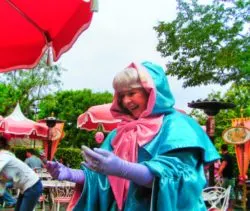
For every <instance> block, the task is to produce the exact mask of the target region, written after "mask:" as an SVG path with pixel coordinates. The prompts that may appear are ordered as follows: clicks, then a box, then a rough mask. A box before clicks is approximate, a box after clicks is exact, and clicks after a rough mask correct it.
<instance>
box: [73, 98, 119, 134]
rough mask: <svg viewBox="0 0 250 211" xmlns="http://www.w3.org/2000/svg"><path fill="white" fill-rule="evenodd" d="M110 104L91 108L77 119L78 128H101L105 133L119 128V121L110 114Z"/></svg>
mask: <svg viewBox="0 0 250 211" xmlns="http://www.w3.org/2000/svg"><path fill="white" fill-rule="evenodd" d="M110 107H111V103H110V104H103V105H96V106H92V107H90V108H89V109H88V110H87V111H86V112H84V113H83V114H81V115H80V116H79V117H78V119H77V127H78V128H80V129H85V130H97V129H98V127H101V128H102V130H103V131H104V132H110V131H111V130H113V129H115V128H116V127H117V123H118V122H120V120H119V119H115V118H114V117H113V116H112V114H111V113H110Z"/></svg>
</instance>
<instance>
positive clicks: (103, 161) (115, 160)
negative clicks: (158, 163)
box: [82, 146, 154, 186]
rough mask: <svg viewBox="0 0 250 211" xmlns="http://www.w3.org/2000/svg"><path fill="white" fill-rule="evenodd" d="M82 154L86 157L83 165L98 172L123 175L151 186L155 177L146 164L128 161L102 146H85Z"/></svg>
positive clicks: (138, 182)
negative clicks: (92, 147) (101, 147)
mask: <svg viewBox="0 0 250 211" xmlns="http://www.w3.org/2000/svg"><path fill="white" fill-rule="evenodd" d="M82 155H83V157H84V158H85V162H83V165H84V166H86V167H87V168H89V169H91V170H93V171H96V172H98V173H102V174H106V175H113V176H118V177H123V178H125V179H129V180H132V181H133V182H135V183H136V184H138V185H143V186H150V185H151V184H152V181H153V179H154V176H153V174H152V173H151V172H150V170H149V169H148V168H147V167H146V166H145V165H142V164H139V163H132V162H128V161H126V160H123V159H121V158H119V157H118V156H116V155H115V154H114V153H112V152H109V151H107V150H104V149H100V148H94V150H91V149H90V148H88V147H86V146H83V147H82Z"/></svg>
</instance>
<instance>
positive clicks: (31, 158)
mask: <svg viewBox="0 0 250 211" xmlns="http://www.w3.org/2000/svg"><path fill="white" fill-rule="evenodd" d="M24 162H25V163H26V164H27V165H28V166H29V167H30V168H32V169H34V170H35V169H41V168H45V165H44V164H43V162H42V160H41V159H40V158H39V157H37V156H36V155H34V154H33V150H31V149H28V150H27V151H26V159H25V161H24Z"/></svg>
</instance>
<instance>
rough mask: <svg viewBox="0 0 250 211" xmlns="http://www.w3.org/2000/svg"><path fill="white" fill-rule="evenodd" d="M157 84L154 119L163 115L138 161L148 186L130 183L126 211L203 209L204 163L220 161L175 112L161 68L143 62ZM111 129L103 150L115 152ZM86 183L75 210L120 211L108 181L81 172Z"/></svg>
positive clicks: (195, 128) (186, 119) (199, 134)
mask: <svg viewBox="0 0 250 211" xmlns="http://www.w3.org/2000/svg"><path fill="white" fill-rule="evenodd" d="M143 66H144V67H146V69H147V71H148V72H149V73H150V75H151V77H152V78H153V80H154V82H155V88H156V90H157V95H156V102H155V105H154V109H153V111H152V115H154V114H164V118H163V123H162V126H161V129H160V131H159V132H158V133H157V135H156V136H155V137H154V138H153V139H152V140H151V141H150V142H149V143H147V144H145V145H144V146H142V147H139V148H138V163H141V164H143V165H146V166H147V167H148V168H149V169H150V171H151V172H152V174H153V175H154V182H153V185H152V188H146V187H143V186H139V185H137V184H135V183H133V182H132V181H131V182H130V186H129V191H128V195H127V199H126V201H125V202H124V206H123V210H124V211H138V210H141V211H142V210H143V211H146V210H153V211H162V210H166V211H179V210H183V211H202V210H206V207H205V204H204V201H203V199H202V196H201V193H202V189H203V188H204V187H205V185H206V179H205V175H204V170H203V169H204V165H205V164H208V163H210V162H213V161H215V160H217V159H219V158H220V156H219V154H218V152H217V151H216V149H215V147H214V146H213V144H212V142H211V141H210V139H209V138H208V136H207V135H206V133H205V132H204V131H203V129H202V128H201V127H200V126H199V125H198V124H197V122H196V121H195V120H194V119H192V118H191V117H189V116H187V115H185V114H182V113H180V112H178V111H176V110H175V109H173V104H174V99H173V97H172V94H171V92H170V89H169V86H168V83H167V80H166V77H165V75H164V72H163V71H162V69H161V68H160V67H159V66H157V65H154V64H152V63H149V62H146V63H143ZM115 136H116V130H114V131H112V132H111V133H110V134H109V135H108V136H107V138H106V140H105V141H104V143H103V144H102V146H101V148H103V149H106V150H109V151H113V148H112V140H113V139H114V137H115ZM83 171H84V173H85V183H84V187H83V190H82V193H81V197H80V199H79V200H78V203H77V204H76V206H75V207H74V211H115V210H118V207H117V204H116V201H115V198H114V195H113V192H112V189H111V185H110V183H109V180H108V177H107V176H106V175H103V174H99V173H96V172H93V171H91V170H89V169H86V168H85V169H83Z"/></svg>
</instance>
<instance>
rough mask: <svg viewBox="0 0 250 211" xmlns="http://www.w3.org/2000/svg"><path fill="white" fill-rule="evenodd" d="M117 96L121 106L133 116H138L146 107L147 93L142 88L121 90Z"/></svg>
mask: <svg viewBox="0 0 250 211" xmlns="http://www.w3.org/2000/svg"><path fill="white" fill-rule="evenodd" d="M119 98H120V102H121V104H122V106H123V107H124V108H125V109H126V110H128V111H129V112H130V113H131V114H132V115H133V117H135V118H139V116H140V115H141V113H142V112H143V111H144V110H146V108H147V104H148V94H147V93H146V91H145V89H143V88H135V89H131V90H127V91H122V92H120V93H119Z"/></svg>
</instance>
